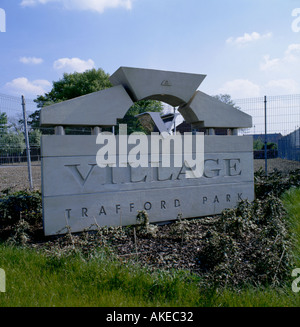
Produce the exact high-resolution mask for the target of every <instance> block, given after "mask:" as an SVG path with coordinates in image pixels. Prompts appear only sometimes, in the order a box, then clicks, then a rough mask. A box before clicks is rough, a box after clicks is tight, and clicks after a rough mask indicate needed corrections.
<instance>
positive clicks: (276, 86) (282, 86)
mask: <svg viewBox="0 0 300 327" xmlns="http://www.w3.org/2000/svg"><path fill="white" fill-rule="evenodd" d="M264 92H265V94H268V95H283V94H296V93H300V85H299V83H298V82H296V81H295V80H294V79H289V78H287V79H278V80H271V81H269V82H268V83H267V84H266V86H265V87H264Z"/></svg>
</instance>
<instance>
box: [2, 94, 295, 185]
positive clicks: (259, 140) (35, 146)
mask: <svg viewBox="0 0 300 327" xmlns="http://www.w3.org/2000/svg"><path fill="white" fill-rule="evenodd" d="M233 102H234V103H235V105H236V106H237V107H239V109H240V110H242V111H243V112H245V113H247V114H249V115H251V116H252V118H253V127H252V128H249V129H243V130H240V132H239V134H240V135H253V140H254V158H255V159H270V158H282V159H288V160H294V161H299V162H300V94H294V95H283V96H266V97H258V98H248V99H235V100H233ZM24 104H25V106H24ZM24 110H25V111H26V118H27V120H28V144H26V142H25V139H26V138H25V135H26V133H25V127H26V119H25V120H24ZM36 110H37V105H36V103H35V102H34V101H33V99H25V103H22V97H21V96H20V97H14V96H10V95H5V94H0V181H1V174H2V175H3V173H2V172H3V170H2V171H1V167H21V168H22V169H23V171H24V172H25V173H26V170H27V169H26V166H27V165H28V176H29V180H30V178H32V177H31V176H30V175H31V171H30V169H31V167H29V164H30V165H32V167H37V169H38V170H39V171H40V159H41V158H40V136H41V130H40V128H39V126H38V124H32V120H34V117H33V116H32V114H33V113H34V112H36ZM42 132H43V134H45V133H46V134H53V128H49V129H47V128H46V129H45V128H43V130H42ZM68 133H71V134H90V129H87V128H76V129H75V128H74V129H70V128H68ZM29 153H30V160H28V158H29ZM38 174H40V172H38ZM33 175H34V174H33ZM36 176H38V177H36ZM7 178H9V175H8V177H7ZM35 179H38V181H37V183H38V184H39V183H40V180H39V179H40V177H39V175H35V176H33V180H35ZM2 184H3V178H2ZM1 188H2V189H3V185H2V186H1V185H0V189H1Z"/></svg>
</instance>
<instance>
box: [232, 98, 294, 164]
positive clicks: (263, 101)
mask: <svg viewBox="0 0 300 327" xmlns="http://www.w3.org/2000/svg"><path fill="white" fill-rule="evenodd" d="M234 103H235V104H236V105H237V106H238V107H239V108H240V109H241V110H242V111H244V112H245V113H247V114H249V115H251V116H252V119H253V127H252V128H249V129H245V130H242V131H240V133H241V134H244V135H253V139H254V141H258V140H260V141H261V142H262V143H263V144H264V150H262V149H261V150H259V149H256V151H254V158H257V159H258V158H260V159H263V158H276V157H279V158H282V159H288V160H297V161H300V140H299V136H300V133H299V128H300V94H293V95H282V96H265V97H259V98H249V99H237V100H234ZM256 144H259V142H257V143H256Z"/></svg>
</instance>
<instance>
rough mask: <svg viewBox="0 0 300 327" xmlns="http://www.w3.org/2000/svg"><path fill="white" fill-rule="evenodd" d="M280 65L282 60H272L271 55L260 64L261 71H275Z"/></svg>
mask: <svg viewBox="0 0 300 327" xmlns="http://www.w3.org/2000/svg"><path fill="white" fill-rule="evenodd" d="M279 64H280V59H278V58H275V59H270V55H265V56H264V62H262V63H261V64H260V69H261V70H263V71H267V70H273V69H275V68H276V67H278V65H279Z"/></svg>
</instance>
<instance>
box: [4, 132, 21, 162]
mask: <svg viewBox="0 0 300 327" xmlns="http://www.w3.org/2000/svg"><path fill="white" fill-rule="evenodd" d="M0 144H1V147H0V155H1V156H9V155H13V156H19V155H21V154H22V153H23V151H24V150H25V149H26V146H25V140H24V135H23V133H13V132H8V133H6V134H3V135H2V136H1V138H0Z"/></svg>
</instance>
